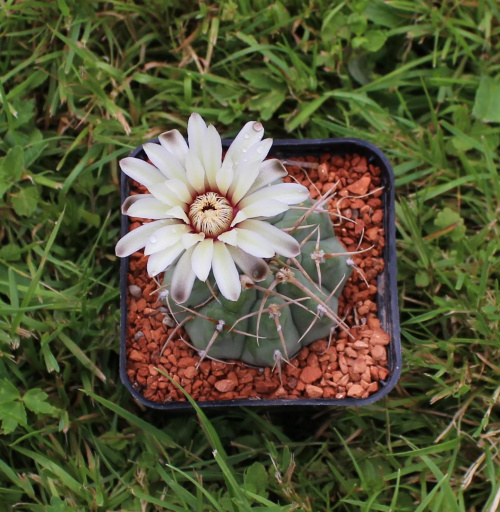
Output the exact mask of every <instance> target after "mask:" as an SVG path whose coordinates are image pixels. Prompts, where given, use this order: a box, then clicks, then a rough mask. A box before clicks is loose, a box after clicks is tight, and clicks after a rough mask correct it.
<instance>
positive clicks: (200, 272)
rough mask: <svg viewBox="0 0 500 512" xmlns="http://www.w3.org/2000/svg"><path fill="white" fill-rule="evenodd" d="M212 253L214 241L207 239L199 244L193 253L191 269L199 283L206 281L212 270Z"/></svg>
mask: <svg viewBox="0 0 500 512" xmlns="http://www.w3.org/2000/svg"><path fill="white" fill-rule="evenodd" d="M213 253H214V241H213V240H212V239H211V238H207V239H205V240H203V241H202V242H200V243H199V244H198V245H197V246H196V247H195V248H194V251H193V257H192V258H191V267H192V269H193V272H194V273H195V274H196V277H197V278H198V279H199V280H200V281H206V280H207V278H208V274H209V273H210V269H211V268H212V256H213Z"/></svg>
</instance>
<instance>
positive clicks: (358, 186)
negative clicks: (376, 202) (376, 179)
mask: <svg viewBox="0 0 500 512" xmlns="http://www.w3.org/2000/svg"><path fill="white" fill-rule="evenodd" d="M371 182H372V179H371V178H370V177H369V176H363V177H362V178H360V179H359V180H358V181H355V182H354V183H353V184H352V185H349V186H348V187H347V190H349V192H352V193H353V194H357V195H359V196H364V195H365V194H366V193H367V192H368V187H369V186H370V183H371Z"/></svg>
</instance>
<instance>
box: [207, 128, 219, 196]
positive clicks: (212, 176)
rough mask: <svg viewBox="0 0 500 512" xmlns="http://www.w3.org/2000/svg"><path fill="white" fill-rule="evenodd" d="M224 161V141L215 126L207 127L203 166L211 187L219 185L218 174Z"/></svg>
mask: <svg viewBox="0 0 500 512" xmlns="http://www.w3.org/2000/svg"><path fill="white" fill-rule="evenodd" d="M221 163H222V142H221V140H220V135H219V134H218V132H217V130H216V129H215V127H214V126H212V125H210V126H209V127H208V128H207V133H206V140H205V144H204V151H203V166H204V167H205V173H206V176H207V180H208V186H209V187H210V188H211V189H215V188H216V187H217V181H216V176H217V172H218V170H219V169H220V166H221Z"/></svg>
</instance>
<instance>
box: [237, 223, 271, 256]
mask: <svg viewBox="0 0 500 512" xmlns="http://www.w3.org/2000/svg"><path fill="white" fill-rule="evenodd" d="M234 231H236V232H237V234H238V247H239V248H240V249H242V250H243V251H245V252H247V253H248V254H251V255H252V256H257V258H272V257H273V256H274V254H275V252H276V251H275V250H274V247H273V246H272V244H270V243H269V242H268V241H267V240H266V239H265V238H264V237H263V236H261V235H260V234H259V233H256V232H255V231H250V230H248V229H240V228H236V229H235V230H234Z"/></svg>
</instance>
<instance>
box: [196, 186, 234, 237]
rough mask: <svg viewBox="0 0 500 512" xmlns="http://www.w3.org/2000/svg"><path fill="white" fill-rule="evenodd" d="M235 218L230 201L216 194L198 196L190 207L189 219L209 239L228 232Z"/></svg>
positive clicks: (209, 193)
mask: <svg viewBox="0 0 500 512" xmlns="http://www.w3.org/2000/svg"><path fill="white" fill-rule="evenodd" d="M233 217H234V212H233V207H232V206H231V205H230V203H229V201H228V200H227V199H226V198H225V197H222V196H220V195H219V194H217V193H215V192H206V193H205V194H202V195H201V196H198V197H197V198H196V199H195V200H194V202H193V204H192V205H191V206H190V207H189V219H190V220H191V223H192V225H193V227H194V229H196V231H198V233H205V235H206V236H209V237H216V236H218V235H220V234H221V233H223V232H224V231H226V230H227V229H228V228H229V226H230V225H231V221H232V220H233Z"/></svg>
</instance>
